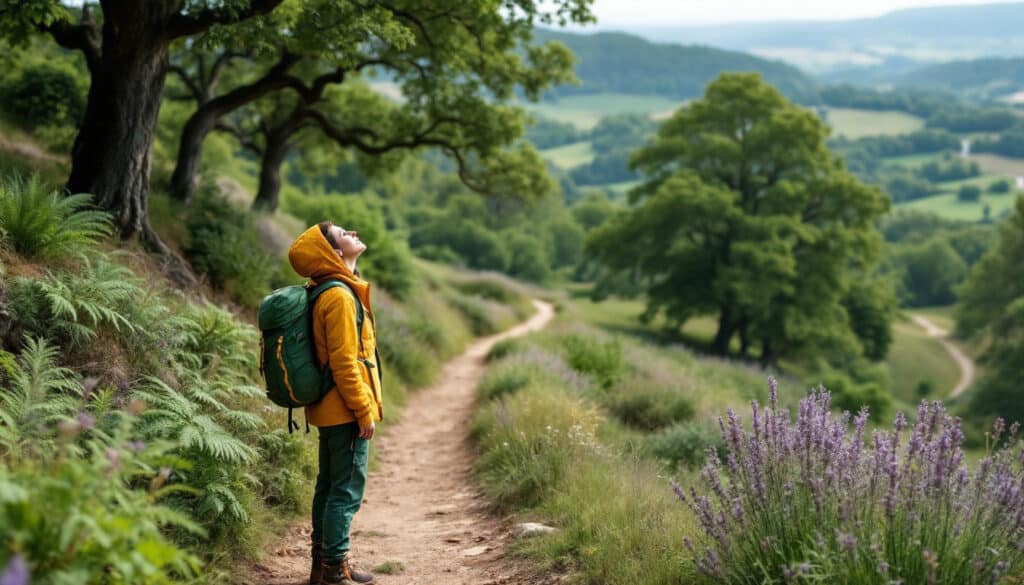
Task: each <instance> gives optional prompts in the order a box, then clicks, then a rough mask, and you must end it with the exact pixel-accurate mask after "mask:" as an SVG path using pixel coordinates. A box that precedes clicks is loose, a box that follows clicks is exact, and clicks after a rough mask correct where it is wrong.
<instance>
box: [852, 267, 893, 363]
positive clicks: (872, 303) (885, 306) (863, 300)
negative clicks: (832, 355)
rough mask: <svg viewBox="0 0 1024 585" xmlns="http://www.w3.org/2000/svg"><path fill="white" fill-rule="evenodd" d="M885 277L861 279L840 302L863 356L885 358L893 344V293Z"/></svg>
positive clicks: (876, 358) (889, 280)
mask: <svg viewBox="0 0 1024 585" xmlns="http://www.w3.org/2000/svg"><path fill="white" fill-rule="evenodd" d="M893 284H894V283H893V282H892V280H891V279H888V278H881V277H876V278H870V279H869V278H861V279H857V281H856V282H854V283H853V284H851V285H850V290H849V292H848V293H847V295H846V299H844V301H843V306H844V307H845V309H846V313H847V315H848V316H849V320H850V326H851V328H852V329H853V333H854V335H856V336H857V340H858V341H860V345H861V348H863V353H864V357H866V358H868V359H870V360H874V361H878V360H881V359H885V356H886V355H887V354H888V353H889V347H890V346H891V345H892V340H893V334H892V320H893V316H894V314H895V311H896V291H895V290H894V286H893Z"/></svg>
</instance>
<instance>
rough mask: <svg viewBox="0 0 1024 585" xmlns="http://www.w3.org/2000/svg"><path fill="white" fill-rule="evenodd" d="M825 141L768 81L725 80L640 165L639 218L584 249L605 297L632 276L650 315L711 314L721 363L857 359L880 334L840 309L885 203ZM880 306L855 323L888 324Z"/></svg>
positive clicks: (873, 240)
mask: <svg viewBox="0 0 1024 585" xmlns="http://www.w3.org/2000/svg"><path fill="white" fill-rule="evenodd" d="M827 133H828V130H827V128H826V127H825V125H824V124H823V123H822V122H821V120H820V119H819V118H818V117H817V116H816V115H815V114H814V113H813V112H811V111H808V110H805V109H803V108H801V107H799V106H796V105H794V104H792V103H790V102H788V101H787V100H786V99H785V98H784V97H783V96H782V95H781V94H780V93H779V92H778V91H777V90H776V89H774V88H773V87H771V86H770V85H768V84H766V83H765V82H764V81H763V80H762V79H761V78H760V76H759V75H756V74H725V75H722V76H721V77H719V78H718V79H717V80H716V81H714V82H713V83H711V84H710V85H709V86H708V88H707V92H706V94H705V95H704V97H703V98H702V99H699V100H696V101H694V102H692V103H691V104H689V105H687V106H685V107H683V108H681V109H679V110H678V111H677V112H676V113H675V114H674V115H673V116H672V117H671V118H670V119H669V120H668V121H666V122H665V123H664V124H663V125H662V126H661V128H660V129H659V131H658V135H657V137H656V138H655V139H654V140H653V141H652V142H651V143H649V144H648V145H647V146H645V147H643V148H641V149H640V150H638V151H637V152H636V153H635V154H634V155H633V158H632V161H631V163H632V166H633V167H634V168H636V169H638V170H639V171H641V172H642V173H643V175H644V176H645V178H646V180H645V181H644V183H643V184H642V185H641V186H639V187H637V188H636V189H635V190H634V191H632V192H631V193H630V201H631V203H633V204H634V206H633V207H632V208H631V209H630V210H629V211H628V212H626V213H623V214H622V215H620V216H619V217H617V218H616V219H614V220H612V221H610V222H608V224H606V225H604V226H602V227H601V228H598V229H597V230H595V232H594V233H593V234H591V236H590V238H589V241H588V245H589V249H590V250H591V251H592V252H593V253H594V254H595V255H597V256H598V257H599V258H600V259H601V260H602V261H603V262H604V263H605V265H606V266H607V267H608V268H609V269H610V270H609V271H606V274H605V276H604V278H603V281H604V283H605V285H607V284H609V283H613V282H614V281H616V280H621V279H628V278H630V276H627V275H629V274H632V273H633V271H635V272H636V274H637V275H638V276H639V278H640V280H641V281H642V283H643V285H644V289H645V292H646V296H647V303H648V304H647V315H648V316H653V315H655V314H658V313H663V314H664V315H665V316H666V317H668V318H669V319H670V321H672V322H675V323H677V324H682V323H684V322H685V321H686V320H688V319H690V318H691V317H695V316H698V315H709V314H710V315H715V316H716V317H717V318H718V323H719V325H718V332H717V334H716V336H715V339H714V342H713V349H715V350H716V351H719V352H723V353H724V352H725V351H726V350H727V349H728V348H729V344H730V341H731V340H732V339H733V338H734V337H735V336H736V335H739V337H740V340H741V345H742V350H743V351H744V352H746V351H747V350H748V348H752V347H753V345H754V344H755V343H756V344H758V345H759V346H760V349H761V357H762V359H763V360H765V361H766V362H773V361H774V360H775V359H777V357H778V356H780V355H785V354H792V353H795V352H799V351H801V350H804V349H807V348H812V347H813V348H818V349H828V348H830V347H831V348H833V349H836V350H843V351H846V352H850V351H852V352H853V353H861V351H862V349H863V347H862V344H861V343H860V342H859V341H858V339H857V336H856V334H857V332H861V331H868V330H877V329H878V327H877V326H871V327H856V326H854V325H853V324H851V315H850V312H849V311H848V310H847V308H846V305H844V301H845V300H846V299H847V296H848V295H849V293H850V291H851V283H852V282H853V281H855V280H856V279H859V278H864V277H865V276H866V275H868V274H870V273H871V271H872V270H873V267H874V265H875V263H876V261H877V258H878V254H879V249H880V245H881V237H880V235H879V233H878V231H877V230H876V228H875V222H876V220H877V219H878V218H879V216H881V215H882V214H883V213H884V212H885V211H886V210H887V209H888V207H889V202H888V199H887V198H886V197H884V196H883V195H882V193H881V192H879V191H878V189H876V188H873V187H869V186H866V185H864V184H862V183H860V182H859V181H857V180H856V179H855V178H854V177H853V176H852V175H850V174H849V173H848V172H847V171H846V170H845V169H844V168H843V166H842V163H841V162H840V161H839V160H838V159H837V158H836V157H835V156H833V155H832V154H831V153H830V152H829V151H828V149H827V148H826V147H825V138H826V136H827ZM879 304H880V303H877V302H864V301H860V302H858V303H856V306H857V308H858V311H857V314H861V315H863V313H864V312H865V311H867V310H875V309H876V308H877V310H878V311H882V312H884V313H885V314H886V315H888V312H889V311H890V310H891V307H888V306H882V307H878V305H879ZM881 304H882V305H885V303H881ZM883 321H887V318H885V317H884V316H883ZM873 344H874V345H877V343H875V342H873ZM872 353H875V354H877V351H875V352H872Z"/></svg>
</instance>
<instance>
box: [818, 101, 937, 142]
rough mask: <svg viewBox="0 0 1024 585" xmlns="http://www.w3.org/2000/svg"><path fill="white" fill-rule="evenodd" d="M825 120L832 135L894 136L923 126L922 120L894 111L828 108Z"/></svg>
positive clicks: (854, 136)
mask: <svg viewBox="0 0 1024 585" xmlns="http://www.w3.org/2000/svg"><path fill="white" fill-rule="evenodd" d="M826 122H827V123H828V125H829V126H830V127H831V128H832V134H833V135H834V136H845V137H847V138H861V137H863V136H895V135H898V134H908V133H910V132H913V131H915V130H920V129H921V128H924V120H922V119H921V118H918V117H917V116H913V115H911V114H907V113H905V112H895V111H876V110H856V109H851V108H828V109H827V117H826Z"/></svg>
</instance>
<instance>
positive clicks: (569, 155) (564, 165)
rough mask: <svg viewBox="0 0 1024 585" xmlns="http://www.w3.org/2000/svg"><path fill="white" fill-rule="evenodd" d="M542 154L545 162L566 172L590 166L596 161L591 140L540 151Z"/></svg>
mask: <svg viewBox="0 0 1024 585" xmlns="http://www.w3.org/2000/svg"><path fill="white" fill-rule="evenodd" d="M540 154H541V156H543V157H544V160H546V161H548V162H550V163H552V164H553V165H555V166H556V167H558V168H560V169H565V170H569V169H573V168H576V167H578V166H580V165H585V164H588V163H590V161H592V160H594V149H593V147H592V144H591V142H590V141H589V140H584V141H583V142H574V143H572V144H566V145H565V146H559V147H556V148H548V149H546V150H542V151H540Z"/></svg>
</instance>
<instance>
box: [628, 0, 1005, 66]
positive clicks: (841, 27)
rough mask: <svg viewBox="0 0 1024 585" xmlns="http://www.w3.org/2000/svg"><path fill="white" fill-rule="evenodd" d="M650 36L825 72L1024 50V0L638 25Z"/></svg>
mask: <svg viewBox="0 0 1024 585" xmlns="http://www.w3.org/2000/svg"><path fill="white" fill-rule="evenodd" d="M629 31H630V32H633V33H636V34H640V35H641V36H643V37H644V38H647V39H650V40H654V41H662V42H666V41H667V42H676V43H696V44H702V45H712V46H716V47H723V48H727V49H732V50H740V51H751V52H753V53H755V54H757V55H762V56H765V55H767V56H771V57H775V58H783V59H785V60H787V61H789V62H792V63H796V64H798V65H800V66H801V67H804V68H805V69H806V70H813V71H815V72H817V73H822V72H831V71H836V70H840V69H849V68H850V67H851V66H865V65H873V64H878V65H881V64H884V63H885V61H886V60H887V58H891V57H892V56H894V55H902V56H905V57H911V58H913V59H915V60H917V61H920V62H922V63H928V62H932V63H934V62H939V61H950V60H954V59H970V58H977V57H984V56H1011V55H1024V35H1022V34H1021V31H1024V3H1009V4H983V5H972V6H934V7H926V8H910V9H904V10H896V11H893V12H890V13H888V14H884V15H882V16H878V17H874V18H862V19H855V20H835V21H788V22H757V23H737V24H726V25H717V26H700V27H695V26H665V27H635V28H630V29H629Z"/></svg>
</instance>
